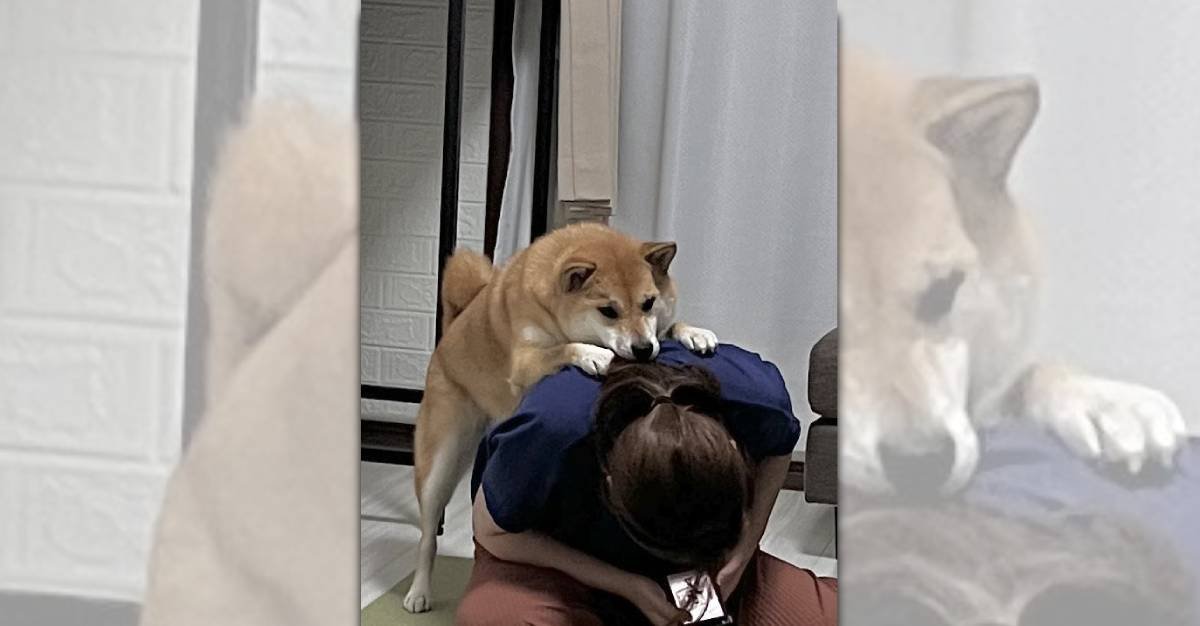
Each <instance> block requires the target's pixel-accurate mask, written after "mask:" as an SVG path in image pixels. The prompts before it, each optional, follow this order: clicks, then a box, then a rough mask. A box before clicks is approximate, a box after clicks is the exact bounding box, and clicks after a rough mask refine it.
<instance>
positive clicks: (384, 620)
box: [360, 556, 474, 626]
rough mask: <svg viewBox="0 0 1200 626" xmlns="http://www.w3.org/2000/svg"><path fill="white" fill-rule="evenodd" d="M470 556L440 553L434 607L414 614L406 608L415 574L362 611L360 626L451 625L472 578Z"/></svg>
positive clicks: (435, 572)
mask: <svg viewBox="0 0 1200 626" xmlns="http://www.w3.org/2000/svg"><path fill="white" fill-rule="evenodd" d="M472 563H474V561H473V560H471V559H459V558H454V557H449V556H439V557H437V560H436V561H435V562H434V565H433V610H432V611H429V612H427V613H420V614H417V615H413V614H412V613H409V612H408V611H405V610H404V594H405V593H406V592H407V591H408V586H409V585H410V584H412V576H411V575H410V576H409V577H408V578H405V579H404V580H402V581H400V582H399V583H396V586H395V587H392V588H391V589H388V591H387V593H385V594H383V595H382V596H379V598H378V599H376V600H375V601H374V602H372V603H370V604H368V605H367V608H365V609H363V610H362V621H361V622H360V625H361V626H452V625H453V624H454V612H455V611H456V610H457V609H458V601H459V599H461V598H462V593H463V590H464V589H466V587H467V580H468V579H469V578H470V577H471V564H472Z"/></svg>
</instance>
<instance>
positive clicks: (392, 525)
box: [360, 463, 837, 607]
mask: <svg viewBox="0 0 1200 626" xmlns="http://www.w3.org/2000/svg"><path fill="white" fill-rule="evenodd" d="M468 491H469V487H468V481H467V480H466V479H464V480H463V482H462V483H461V484H460V485H459V487H458V489H457V490H456V491H455V493H454V497H453V498H452V499H451V500H450V506H449V507H447V510H446V528H445V534H444V535H443V536H442V537H440V538H439V541H438V554H439V555H443V556H450V557H461V558H470V557H471V556H472V552H473V547H472V543H471V513H470V507H471V500H470V496H469V493H468ZM361 496H362V505H361V507H362V508H361V513H362V527H361V532H362V543H361V554H360V564H361V576H362V595H361V598H360V599H361V603H362V606H363V607H366V606H367V605H368V604H370V603H371V602H373V601H375V600H376V599H378V598H379V597H380V596H382V595H383V594H384V593H385V592H387V591H388V590H389V589H391V588H392V587H394V586H396V584H397V583H399V582H400V581H401V580H403V579H405V578H407V577H408V576H409V575H410V574H412V571H413V567H414V563H415V559H416V549H417V540H418V539H419V537H420V533H419V532H418V531H417V528H416V521H417V502H416V495H415V494H414V493H413V484H412V468H411V467H406V466H393V465H379V464H374V463H363V464H362V489H361ZM833 530H834V519H833V508H832V507H829V506H824V505H817V504H809V503H807V502H805V501H804V498H803V494H800V493H798V492H794V491H784V492H783V493H781V494H780V496H779V500H778V501H777V502H776V504H775V511H774V513H773V514H772V516H771V521H770V523H769V524H768V526H767V532H766V534H765V536H764V538H763V544H762V545H763V549H764V550H766V551H767V552H770V553H771V554H774V555H776V556H778V557H780V558H782V559H784V560H786V561H789V562H791V563H794V564H795V565H798V566H800V567H803V568H807V569H811V570H813V571H814V572H816V573H817V574H818V575H821V576H836V575H837V560H836V559H835V558H834V552H833V550H834V547H833V536H834V532H833ZM400 591H401V597H403V595H402V592H403V590H400Z"/></svg>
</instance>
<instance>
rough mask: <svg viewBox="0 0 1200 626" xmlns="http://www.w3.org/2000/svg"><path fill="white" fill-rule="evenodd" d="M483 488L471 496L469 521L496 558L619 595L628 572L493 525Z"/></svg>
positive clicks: (540, 538)
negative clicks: (553, 571) (557, 573)
mask: <svg viewBox="0 0 1200 626" xmlns="http://www.w3.org/2000/svg"><path fill="white" fill-rule="evenodd" d="M483 492H484V490H483V489H480V490H479V493H478V494H476V496H475V505H474V508H473V512H472V520H473V521H474V523H475V540H476V541H478V542H479V545H481V546H483V549H485V550H487V551H488V552H490V553H492V554H493V555H494V556H496V557H497V558H500V559H503V560H505V561H512V562H514V563H525V564H527V565H536V566H538V567H548V568H551V569H556V570H559V571H560V572H563V573H564V574H567V575H568V576H570V577H572V578H574V579H575V580H578V581H579V582H581V583H583V584H585V585H587V586H589V587H592V588H595V589H600V590H603V591H607V592H609V593H614V594H620V591H621V589H622V588H623V587H625V586H626V585H628V582H629V578H630V577H632V576H633V574H630V573H629V572H626V571H624V570H622V569H619V568H617V567H615V566H613V565H610V564H608V563H605V562H604V561H601V560H600V559H597V558H595V557H592V556H589V555H587V554H585V553H583V552H580V551H579V550H576V549H574V548H571V547H569V546H567V545H564V544H562V543H560V542H558V541H556V540H554V539H551V538H550V537H548V536H546V535H544V534H542V533H539V532H537V531H533V530H527V531H525V532H520V533H510V532H508V531H506V530H504V529H503V528H500V527H499V526H497V525H496V522H495V520H493V519H492V514H491V512H489V511H488V508H487V503H486V502H485V501H484V495H483Z"/></svg>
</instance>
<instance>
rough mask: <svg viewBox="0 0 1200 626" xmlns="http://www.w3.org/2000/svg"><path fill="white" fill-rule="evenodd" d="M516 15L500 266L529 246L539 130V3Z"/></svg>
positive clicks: (523, 6)
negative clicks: (535, 155) (536, 140)
mask: <svg viewBox="0 0 1200 626" xmlns="http://www.w3.org/2000/svg"><path fill="white" fill-rule="evenodd" d="M514 5H515V7H514V8H515V11H514V15H513V44H512V45H513V52H512V54H513V103H512V123H511V126H512V148H511V153H510V156H509V160H508V174H507V175H506V178H505V182H504V196H503V197H502V201H501V203H500V223H499V224H498V225H497V228H496V251H495V255H494V257H493V258H494V259H495V261H496V263H497V264H499V263H503V262H505V261H507V260H508V258H509V257H511V256H512V255H513V254H515V253H516V252H517V251H518V250H520V249H522V248H524V247H525V246H528V245H529V225H530V221H531V220H530V217H531V216H530V207H531V206H532V204H533V144H534V138H535V134H536V132H535V128H536V126H537V83H538V51H539V49H538V48H539V41H541V37H540V36H539V31H538V29H539V27H540V24H541V21H542V3H541V2H540V0H517V1H516V2H515V3H514Z"/></svg>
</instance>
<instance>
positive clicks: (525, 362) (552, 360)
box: [508, 343, 615, 396]
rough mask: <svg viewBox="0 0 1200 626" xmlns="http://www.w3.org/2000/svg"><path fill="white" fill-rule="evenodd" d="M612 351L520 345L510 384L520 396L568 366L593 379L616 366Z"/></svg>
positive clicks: (570, 345) (583, 345) (582, 345)
mask: <svg viewBox="0 0 1200 626" xmlns="http://www.w3.org/2000/svg"><path fill="white" fill-rule="evenodd" d="M614 356H615V355H614V354H613V351H612V350H609V349H608V348H601V347H599V346H593V345H591V344H586V343H568V344H562V345H557V346H551V347H548V348H543V347H540V346H528V345H526V346H518V347H517V348H516V349H515V350H513V357H512V369H511V372H510V374H509V377H508V384H509V385H510V386H511V387H512V390H513V393H514V394H515V395H517V396H520V395H521V394H523V393H525V390H526V389H528V388H530V387H532V386H533V384H534V383H536V382H537V381H539V380H541V379H542V378H545V377H546V376H549V375H550V374H553V373H554V372H556V371H558V370H559V368H561V367H562V366H564V365H576V366H578V367H579V368H580V369H582V370H583V371H585V372H587V373H588V374H591V375H593V376H603V375H604V374H606V373H608V366H609V365H611V364H612V360H613V357H614Z"/></svg>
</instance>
